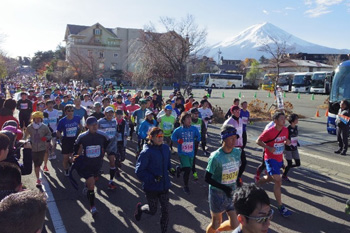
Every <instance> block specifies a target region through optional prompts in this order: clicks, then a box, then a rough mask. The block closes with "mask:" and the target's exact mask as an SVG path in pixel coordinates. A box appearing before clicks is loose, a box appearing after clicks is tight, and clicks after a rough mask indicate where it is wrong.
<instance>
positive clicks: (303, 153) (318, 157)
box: [299, 149, 350, 167]
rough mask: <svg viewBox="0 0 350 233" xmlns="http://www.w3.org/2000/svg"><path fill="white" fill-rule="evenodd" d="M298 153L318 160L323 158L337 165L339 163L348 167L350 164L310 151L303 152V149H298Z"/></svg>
mask: <svg viewBox="0 0 350 233" xmlns="http://www.w3.org/2000/svg"><path fill="white" fill-rule="evenodd" d="M299 154H302V155H306V156H308V157H312V158H315V159H320V160H323V161H327V162H331V163H335V164H338V165H341V166H345V167H350V165H349V164H347V163H344V162H340V161H337V160H334V159H329V158H325V157H322V156H318V155H314V154H310V153H307V152H305V151H303V150H300V149H299Z"/></svg>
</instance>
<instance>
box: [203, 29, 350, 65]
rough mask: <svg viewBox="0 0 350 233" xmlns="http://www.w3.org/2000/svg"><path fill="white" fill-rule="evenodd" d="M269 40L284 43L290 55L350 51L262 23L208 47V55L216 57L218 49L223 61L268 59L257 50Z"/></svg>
mask: <svg viewBox="0 0 350 233" xmlns="http://www.w3.org/2000/svg"><path fill="white" fill-rule="evenodd" d="M271 38H274V39H275V40H276V41H278V42H279V43H281V42H284V41H285V42H286V44H287V46H288V47H293V50H292V51H289V52H291V53H299V52H301V53H322V54H347V53H350V50H348V49H335V48H329V47H325V46H321V45H317V44H313V43H310V42H308V41H305V40H302V39H300V38H298V37H296V36H293V35H292V34H290V33H288V32H286V31H284V30H282V29H281V28H279V27H277V26H275V25H273V24H271V23H262V24H257V25H253V26H251V27H249V28H247V29H246V30H244V31H242V32H241V33H239V34H238V35H237V36H234V37H231V38H229V39H227V40H224V41H222V42H220V43H217V44H214V45H213V46H211V47H210V52H209V55H210V56H213V57H217V55H218V52H219V49H220V51H221V52H222V54H221V56H223V57H224V58H225V59H240V60H243V59H245V58H255V59H259V58H260V57H261V56H262V55H264V56H265V57H269V55H268V54H266V53H263V52H261V51H258V49H259V48H260V47H261V46H262V45H264V44H266V43H269V44H270V43H273V41H272V40H271Z"/></svg>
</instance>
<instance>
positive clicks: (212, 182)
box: [205, 171, 232, 192]
mask: <svg viewBox="0 0 350 233" xmlns="http://www.w3.org/2000/svg"><path fill="white" fill-rule="evenodd" d="M205 182H207V183H208V184H210V185H212V186H214V187H216V188H218V189H221V190H222V191H224V192H225V191H231V190H232V189H231V188H230V187H228V186H226V185H223V184H220V183H219V182H217V181H215V180H214V179H213V178H212V174H211V173H210V172H208V171H206V172H205Z"/></svg>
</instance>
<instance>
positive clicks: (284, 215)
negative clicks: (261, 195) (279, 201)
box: [278, 205, 292, 217]
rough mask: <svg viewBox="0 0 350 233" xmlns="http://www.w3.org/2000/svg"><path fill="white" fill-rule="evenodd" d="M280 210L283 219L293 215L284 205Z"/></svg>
mask: <svg viewBox="0 0 350 233" xmlns="http://www.w3.org/2000/svg"><path fill="white" fill-rule="evenodd" d="M278 210H279V212H280V214H281V215H282V216H283V217H289V216H291V215H292V212H291V211H290V210H288V209H287V207H285V206H284V205H282V206H281V207H279V208H278Z"/></svg>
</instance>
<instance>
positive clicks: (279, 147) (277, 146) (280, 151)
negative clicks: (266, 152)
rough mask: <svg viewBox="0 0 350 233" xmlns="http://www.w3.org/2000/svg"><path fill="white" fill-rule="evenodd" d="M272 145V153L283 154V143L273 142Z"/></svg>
mask: <svg viewBox="0 0 350 233" xmlns="http://www.w3.org/2000/svg"><path fill="white" fill-rule="evenodd" d="M274 147H275V149H276V150H275V152H273V154H274V155H280V154H283V151H284V143H283V142H282V143H275V144H274Z"/></svg>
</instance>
